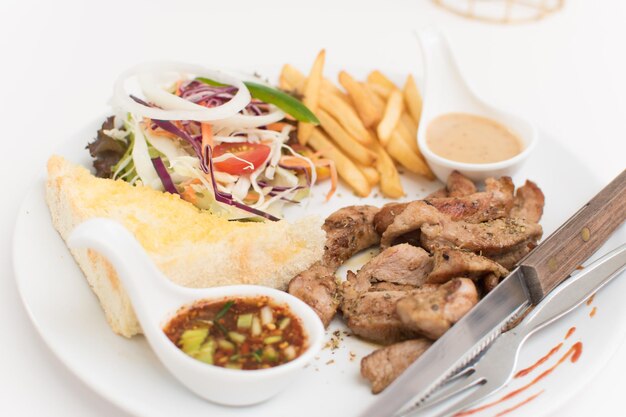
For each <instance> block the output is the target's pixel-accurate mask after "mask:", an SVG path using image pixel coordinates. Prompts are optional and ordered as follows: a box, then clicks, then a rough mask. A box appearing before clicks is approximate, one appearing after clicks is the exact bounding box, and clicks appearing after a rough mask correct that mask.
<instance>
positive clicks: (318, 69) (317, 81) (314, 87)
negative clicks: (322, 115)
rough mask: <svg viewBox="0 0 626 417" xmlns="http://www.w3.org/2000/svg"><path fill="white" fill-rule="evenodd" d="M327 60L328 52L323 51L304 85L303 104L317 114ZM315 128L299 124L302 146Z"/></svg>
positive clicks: (308, 124) (306, 124) (299, 140)
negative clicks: (325, 61)
mask: <svg viewBox="0 0 626 417" xmlns="http://www.w3.org/2000/svg"><path fill="white" fill-rule="evenodd" d="M325 58H326V51H325V50H323V49H322V50H321V51H320V52H319V54H317V58H315V62H313V66H312V67H311V72H310V73H309V77H308V78H307V80H306V84H305V85H304V97H303V98H302V103H303V104H304V105H305V106H307V107H308V108H309V110H311V111H312V112H313V113H315V112H316V111H317V108H318V103H319V96H320V88H321V85H322V79H323V75H322V73H323V71H324V60H325ZM313 127H314V126H313V125H312V124H311V123H304V122H299V123H298V142H300V145H306V142H307V140H308V138H309V136H310V135H311V132H312V131H313Z"/></svg>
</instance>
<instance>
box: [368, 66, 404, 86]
mask: <svg viewBox="0 0 626 417" xmlns="http://www.w3.org/2000/svg"><path fill="white" fill-rule="evenodd" d="M367 82H368V83H371V84H378V85H380V86H382V87H385V88H387V89H388V90H395V89H397V88H398V87H396V85H395V84H394V83H393V81H391V80H390V79H389V78H387V77H386V76H385V75H384V74H383V73H382V72H380V71H378V70H375V71H372V72H370V73H369V75H368V76H367Z"/></svg>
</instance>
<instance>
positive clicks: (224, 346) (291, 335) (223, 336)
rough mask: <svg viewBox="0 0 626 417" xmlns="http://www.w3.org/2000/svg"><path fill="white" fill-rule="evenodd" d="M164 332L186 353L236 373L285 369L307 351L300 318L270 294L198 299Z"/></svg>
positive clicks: (173, 320) (180, 313)
mask: <svg viewBox="0 0 626 417" xmlns="http://www.w3.org/2000/svg"><path fill="white" fill-rule="evenodd" d="M163 330H164V332H165V334H166V335H167V337H168V338H169V339H170V340H171V341H172V342H173V343H174V344H175V345H176V346H178V347H179V348H180V349H181V350H182V351H183V352H185V353H186V354H187V355H189V356H191V357H193V358H195V359H198V360H200V361H202V362H205V363H208V364H211V365H216V366H221V367H225V368H231V369H243V370H254V369H264V368H270V367H273V366H278V365H282V364H284V363H287V362H289V361H291V360H293V359H295V358H297V357H298V356H300V354H301V353H302V352H304V350H306V348H307V340H306V335H305V333H304V329H303V327H302V324H301V322H300V319H299V318H298V317H296V316H295V315H294V314H293V313H292V312H291V310H290V309H289V307H288V306H287V305H284V304H276V303H274V302H272V300H271V299H270V298H269V297H266V296H262V297H240V298H229V299H223V300H220V301H210V300H204V301H199V302H197V303H195V304H193V305H192V306H190V307H187V308H185V309H184V310H182V311H181V312H179V313H178V314H177V315H176V316H175V317H174V318H173V319H172V320H171V321H170V322H169V323H168V324H167V325H166V326H165V328H164V329H163Z"/></svg>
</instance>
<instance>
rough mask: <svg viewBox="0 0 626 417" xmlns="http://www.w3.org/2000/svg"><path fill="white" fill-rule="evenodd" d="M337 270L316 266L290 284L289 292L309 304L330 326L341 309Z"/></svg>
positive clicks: (299, 275) (326, 324) (323, 321)
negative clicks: (338, 308)
mask: <svg viewBox="0 0 626 417" xmlns="http://www.w3.org/2000/svg"><path fill="white" fill-rule="evenodd" d="M337 290H338V286H337V279H336V278H335V268H330V267H328V266H325V265H321V264H319V263H318V264H315V265H313V266H312V267H311V268H309V269H307V270H306V271H304V272H301V273H300V274H298V275H297V276H296V277H295V278H293V279H292V280H291V281H290V282H289V287H288V289H287V292H289V294H291V295H293V296H296V297H298V298H299V299H301V300H302V301H304V302H305V303H307V304H308V305H309V306H310V307H311V308H312V309H313V310H315V312H316V313H317V315H318V316H319V317H320V319H321V320H322V323H324V326H328V324H329V323H330V321H331V320H332V319H333V317H334V316H335V313H336V312H337V307H339V293H338V291H337Z"/></svg>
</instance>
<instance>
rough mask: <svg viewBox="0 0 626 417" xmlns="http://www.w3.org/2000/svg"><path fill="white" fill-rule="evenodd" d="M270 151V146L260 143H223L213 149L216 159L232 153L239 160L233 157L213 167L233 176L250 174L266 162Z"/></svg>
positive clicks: (216, 163) (214, 164)
mask: <svg viewBox="0 0 626 417" xmlns="http://www.w3.org/2000/svg"><path fill="white" fill-rule="evenodd" d="M270 150H271V149H270V147H269V146H267V145H262V144H259V143H222V144H219V145H217V146H216V147H215V148H214V149H213V157H214V158H217V157H218V156H222V155H224V154H226V153H232V154H233V155H235V156H236V157H237V158H239V159H237V158H232V157H231V158H228V159H226V160H224V161H220V162H214V163H213V166H214V167H215V168H216V169H218V170H219V171H222V172H226V173H228V174H232V175H241V174H245V173H249V172H252V171H255V170H256V169H257V168H258V167H260V166H261V165H262V164H263V162H265V160H266V159H267V157H268V155H269V154H270ZM246 161H247V162H246ZM250 164H252V166H251V165H250Z"/></svg>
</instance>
